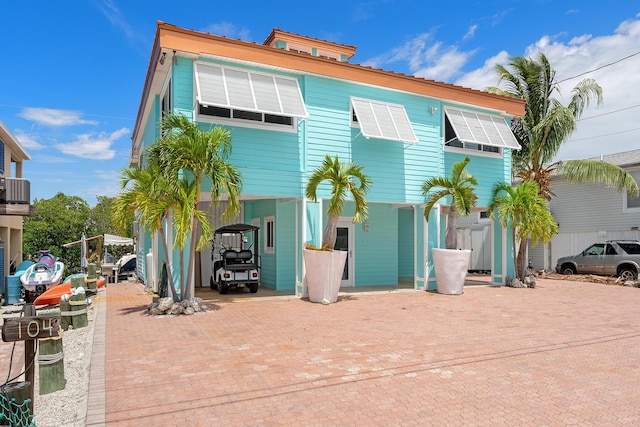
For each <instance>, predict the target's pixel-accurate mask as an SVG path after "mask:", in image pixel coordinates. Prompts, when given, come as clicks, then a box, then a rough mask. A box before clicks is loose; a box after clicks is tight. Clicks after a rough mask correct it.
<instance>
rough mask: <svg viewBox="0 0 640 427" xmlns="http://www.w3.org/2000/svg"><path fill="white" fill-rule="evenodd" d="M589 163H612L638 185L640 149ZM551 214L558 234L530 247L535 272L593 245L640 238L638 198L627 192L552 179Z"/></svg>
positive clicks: (639, 199)
mask: <svg viewBox="0 0 640 427" xmlns="http://www.w3.org/2000/svg"><path fill="white" fill-rule="evenodd" d="M590 160H603V161H605V162H608V163H613V164H614V165H618V166H620V167H621V168H623V169H625V170H626V171H627V172H629V173H630V174H631V176H633V178H634V179H635V180H636V182H640V150H632V151H625V152H622V153H617V154H610V155H603V156H600V157H596V158H591V159H590ZM551 191H553V192H554V193H555V194H556V196H555V197H554V198H553V199H552V200H551V202H550V208H551V213H552V214H553V217H554V218H555V220H556V222H557V223H558V234H557V235H556V236H554V237H553V239H552V240H551V242H550V243H548V244H544V245H542V244H541V245H537V246H535V247H531V248H529V259H530V260H531V264H532V266H533V267H534V268H536V269H546V270H552V269H553V268H554V267H555V265H556V261H557V260H558V258H560V257H563V256H568V255H575V254H577V253H579V252H581V251H583V250H584V249H586V248H587V247H588V246H590V245H591V244H593V243H598V242H605V241H607V240H615V239H633V240H638V239H640V232H639V229H640V198H637V197H636V198H632V197H629V196H628V195H627V192H626V191H623V192H619V191H618V190H617V188H608V187H604V186H602V185H594V184H582V185H578V184H570V183H568V182H567V181H566V180H564V179H562V178H561V177H559V176H554V177H552V181H551Z"/></svg>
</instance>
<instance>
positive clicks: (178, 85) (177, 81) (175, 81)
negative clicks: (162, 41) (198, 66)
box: [171, 57, 194, 119]
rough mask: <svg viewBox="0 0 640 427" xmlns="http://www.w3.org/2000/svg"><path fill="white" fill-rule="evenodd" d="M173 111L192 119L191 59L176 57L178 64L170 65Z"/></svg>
mask: <svg viewBox="0 0 640 427" xmlns="http://www.w3.org/2000/svg"><path fill="white" fill-rule="evenodd" d="M172 72H173V75H172V86H173V92H172V93H171V99H172V100H173V106H172V107H173V112H174V113H180V114H184V115H185V116H187V117H189V118H190V119H193V106H194V99H193V93H194V92H193V61H192V60H190V59H186V58H180V57H178V65H174V66H173V67H172Z"/></svg>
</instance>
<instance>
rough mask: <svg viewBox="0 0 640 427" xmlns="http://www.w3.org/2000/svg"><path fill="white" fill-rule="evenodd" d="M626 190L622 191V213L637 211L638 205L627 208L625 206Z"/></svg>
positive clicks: (639, 208) (638, 209) (639, 210)
mask: <svg viewBox="0 0 640 427" xmlns="http://www.w3.org/2000/svg"><path fill="white" fill-rule="evenodd" d="M627 206H628V203H627V191H626V190H625V191H623V192H622V212H623V213H638V212H640V207H637V208H629V207H627Z"/></svg>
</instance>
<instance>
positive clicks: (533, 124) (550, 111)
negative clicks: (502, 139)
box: [487, 53, 638, 200]
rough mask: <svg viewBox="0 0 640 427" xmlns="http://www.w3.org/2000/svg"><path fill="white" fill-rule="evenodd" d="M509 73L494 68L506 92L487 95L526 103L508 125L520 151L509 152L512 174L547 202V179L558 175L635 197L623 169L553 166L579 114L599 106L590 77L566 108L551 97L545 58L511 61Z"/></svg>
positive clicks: (552, 76)
mask: <svg viewBox="0 0 640 427" xmlns="http://www.w3.org/2000/svg"><path fill="white" fill-rule="evenodd" d="M509 65H510V66H511V68H512V69H513V71H509V70H508V69H507V68H506V67H504V66H502V65H497V66H496V71H497V73H498V77H499V81H498V85H500V84H501V83H503V84H504V86H505V88H504V89H501V88H500V87H489V88H487V91H489V92H492V93H497V94H500V95H506V96H511V97H516V98H522V99H524V100H526V104H525V114H524V116H523V117H521V118H516V119H514V120H513V122H512V126H511V128H512V130H513V133H514V135H515V136H516V138H517V139H518V142H519V143H520V146H521V147H522V149H521V150H519V151H515V150H514V151H513V168H514V175H515V177H517V178H520V179H522V180H531V181H534V182H536V183H537V184H538V186H539V188H540V195H541V196H542V197H544V198H545V199H546V200H551V198H552V197H553V196H555V194H554V193H553V192H552V191H551V188H550V184H551V180H550V179H551V176H552V175H553V174H558V175H560V176H562V177H563V178H565V179H566V180H567V181H569V182H573V183H580V184H585V183H592V184H602V185H605V186H608V187H617V188H618V191H622V190H625V189H626V190H627V191H629V193H630V194H632V195H638V185H637V183H636V182H635V180H634V179H633V177H632V176H631V175H630V174H629V173H627V172H626V171H625V170H624V169H622V168H620V167H618V166H616V165H613V164H610V163H606V162H603V161H598V160H564V161H557V162H554V158H555V157H556V155H557V154H558V150H559V149H560V146H561V145H562V143H563V142H565V141H566V139H567V138H568V137H569V136H570V135H571V134H572V133H573V132H574V131H575V129H576V126H577V121H578V119H579V118H580V116H581V115H582V112H583V111H584V109H585V108H586V107H588V106H589V105H590V104H591V103H592V102H595V103H596V104H597V105H600V104H601V103H602V88H601V87H600V85H598V83H597V82H596V81H595V80H593V79H590V78H585V79H583V80H581V81H580V82H579V83H578V84H577V85H576V86H575V87H574V88H573V90H572V93H571V100H570V101H569V104H568V105H567V106H564V105H562V104H561V103H560V101H559V100H558V99H556V98H555V97H554V95H555V94H556V93H559V85H558V82H557V81H556V72H555V70H554V69H553V68H551V65H550V64H549V61H548V59H547V57H546V56H545V55H544V54H542V53H541V54H540V55H539V56H538V58H537V60H534V59H531V58H525V57H521V56H516V57H512V58H510V60H509Z"/></svg>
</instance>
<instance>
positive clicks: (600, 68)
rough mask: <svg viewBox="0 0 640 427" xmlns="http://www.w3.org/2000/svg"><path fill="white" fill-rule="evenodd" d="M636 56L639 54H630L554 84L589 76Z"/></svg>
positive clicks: (639, 53)
mask: <svg viewBox="0 0 640 427" xmlns="http://www.w3.org/2000/svg"><path fill="white" fill-rule="evenodd" d="M636 55H640V52H636V53H632V54H631V55H629V56H625V57H624V58H621V59H618V60H617V61H613V62H610V63H608V64H604V65H602V66H600V67H598V68H594V69H593V70H589V71H585V72H584V73H580V74H576V75H575V76H572V77H567V78H566V79H562V80H558V81H557V82H556V83H562V82H566V81H567V80H571V79H575V78H576V77H580V76H584V75H585V74H589V73H592V72H594V71H598V70H602V69H603V68H606V67H609V66H611V65H613V64H617V63H618V62H622V61H624V60H625V59H629V58H631V57H633V56H636Z"/></svg>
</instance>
